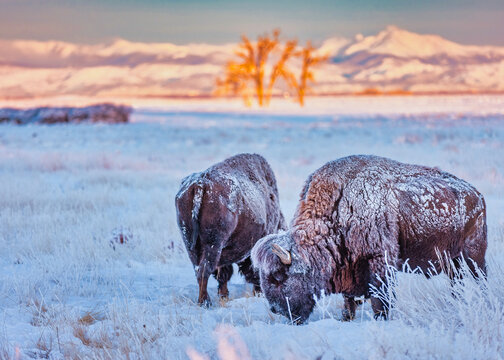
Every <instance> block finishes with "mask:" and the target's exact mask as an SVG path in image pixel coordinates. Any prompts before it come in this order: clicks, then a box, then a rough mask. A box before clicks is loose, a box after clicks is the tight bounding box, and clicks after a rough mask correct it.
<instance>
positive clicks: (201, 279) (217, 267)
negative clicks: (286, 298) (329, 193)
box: [175, 154, 286, 306]
mask: <svg viewBox="0 0 504 360" xmlns="http://www.w3.org/2000/svg"><path fill="white" fill-rule="evenodd" d="M175 206H176V209H177V221H178V226H179V228H180V231H181V233H182V238H183V240H184V243H185V246H186V248H187V252H188V254H189V258H190V260H191V262H192V263H193V265H194V267H195V272H196V278H197V281H198V284H199V298H198V303H199V304H200V305H203V304H204V305H206V306H208V305H210V304H211V301H210V298H209V296H208V293H207V281H208V278H209V276H210V274H213V275H214V276H215V277H216V279H217V281H218V283H219V286H218V293H219V295H220V296H221V297H227V296H228V294H229V292H228V289H227V282H228V280H229V279H230V278H231V276H232V274H233V266H232V264H233V263H237V264H238V267H239V269H240V272H241V273H242V274H243V275H244V276H245V279H246V280H247V281H248V282H250V283H252V284H254V290H256V291H257V290H260V287H259V277H258V275H257V273H256V272H255V271H254V269H253V267H252V263H251V261H250V251H251V249H252V247H253V246H254V244H255V243H256V242H257V240H259V239H260V238H262V237H264V236H266V235H268V234H272V233H276V232H278V231H279V230H282V229H285V228H286V224H285V220H284V217H283V215H282V212H281V210H280V204H279V198H278V189H277V185H276V180H275V175H274V174H273V171H272V170H271V167H270V166H269V164H268V163H267V161H266V160H265V159H264V158H263V157H262V156H260V155H256V154H240V155H236V156H233V157H230V158H229V159H226V160H224V161H222V162H220V163H218V164H215V165H213V166H211V167H210V168H208V169H207V170H205V171H203V172H200V173H195V174H192V175H189V176H187V177H186V178H184V179H183V180H182V184H181V186H180V190H179V192H178V194H177V196H176V198H175Z"/></svg>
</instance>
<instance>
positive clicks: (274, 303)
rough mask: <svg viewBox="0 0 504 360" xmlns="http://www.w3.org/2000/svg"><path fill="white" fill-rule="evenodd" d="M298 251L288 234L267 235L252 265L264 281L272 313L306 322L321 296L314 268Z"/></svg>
mask: <svg viewBox="0 0 504 360" xmlns="http://www.w3.org/2000/svg"><path fill="white" fill-rule="evenodd" d="M307 259H308V257H307V256H306V254H303V253H302V251H301V249H298V247H297V245H296V243H295V241H294V240H293V239H292V235H291V233H289V232H285V233H280V234H273V235H268V236H266V237H264V238H262V239H260V240H259V241H258V242H257V244H256V245H255V246H254V248H253V249H252V262H253V264H254V267H255V269H256V270H257V271H258V273H259V275H260V279H261V289H262V291H263V293H264V295H265V296H266V299H268V302H269V303H270V305H271V311H273V312H274V313H280V314H282V315H284V316H286V317H288V318H291V319H292V320H293V321H295V322H296V323H302V322H304V321H305V320H306V319H307V318H308V317H309V316H310V313H311V312H312V310H313V307H314V306H315V300H314V298H313V295H314V294H316V295H317V296H318V295H319V293H320V289H319V288H318V284H319V283H320V282H319V281H318V279H317V273H316V271H315V269H314V268H313V267H312V266H311V265H310V264H309V261H308V260H307Z"/></svg>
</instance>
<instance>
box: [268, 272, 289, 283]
mask: <svg viewBox="0 0 504 360" xmlns="http://www.w3.org/2000/svg"><path fill="white" fill-rule="evenodd" d="M285 280H287V275H286V274H285V271H281V270H280V271H275V272H274V273H271V274H270V276H269V281H270V283H272V284H273V285H276V286H280V285H282V284H283V283H284V282H285Z"/></svg>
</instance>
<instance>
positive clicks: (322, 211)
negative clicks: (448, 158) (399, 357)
mask: <svg viewBox="0 0 504 360" xmlns="http://www.w3.org/2000/svg"><path fill="white" fill-rule="evenodd" d="M486 236H487V228H486V210H485V201H484V199H483V196H482V195H481V194H480V193H479V192H478V191H477V190H476V189H475V188H474V187H472V186H471V185H470V184H468V183H467V182H465V181H463V180H461V179H458V178H457V177H455V176H453V175H451V174H449V173H446V172H443V171H440V170H438V169H436V168H429V167H424V166H418V165H410V164H403V163H400V162H397V161H393V160H390V159H386V158H382V157H377V156H366V155H359V156H349V157H345V158H341V159H338V160H335V161H331V162H328V163H327V164H325V165H324V166H322V167H321V168H320V169H318V170H316V171H315V172H314V173H313V174H311V175H310V176H309V178H308V180H307V181H306V183H305V186H304V188H303V190H302V192H301V198H300V201H299V204H298V207H297V210H296V213H295V215H294V219H293V220H292V223H291V226H290V229H289V230H288V231H287V232H283V233H279V234H276V235H269V236H267V237H265V238H263V239H261V240H259V241H258V242H257V244H256V245H255V247H254V248H253V250H252V261H253V264H254V267H255V268H256V269H257V270H258V272H259V274H260V282H261V288H262V291H263V293H264V294H265V296H266V298H267V299H268V301H269V303H270V305H271V307H272V311H273V312H279V313H281V314H283V315H285V316H291V317H294V318H297V319H298V321H299V322H303V321H305V320H306V319H307V318H308V316H309V315H310V313H311V312H312V310H313V307H314V305H315V298H314V296H320V295H321V294H322V292H324V293H325V294H330V293H342V294H343V297H344V300H345V310H344V317H345V318H346V319H351V318H353V317H354V315H355V309H356V302H355V300H354V297H356V296H362V295H364V296H366V297H369V295H370V294H369V290H370V285H378V284H377V282H378V280H377V277H380V278H382V279H383V278H384V275H385V271H386V269H387V264H388V265H392V266H394V267H396V268H397V269H400V268H401V265H402V264H404V263H405V262H406V261H408V263H409V265H410V266H411V268H413V269H415V268H417V269H418V268H419V269H422V270H423V271H427V270H428V268H429V267H431V264H435V266H436V267H438V268H441V267H442V264H440V262H439V261H438V260H437V259H438V254H439V253H445V254H447V256H449V259H453V260H454V264H456V266H457V264H458V266H460V261H462V259H471V260H472V261H468V263H469V264H468V265H469V266H470V267H471V270H472V271H473V273H474V274H476V272H475V271H474V270H475V265H476V266H477V267H479V268H480V269H482V271H484V269H485V251H486V248H487V238H486ZM371 306H372V308H373V311H374V313H375V317H378V316H384V317H386V315H387V313H386V307H385V304H383V303H382V302H381V301H380V300H379V299H378V298H375V297H373V298H372V299H371Z"/></svg>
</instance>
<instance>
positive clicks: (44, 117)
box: [0, 104, 133, 125]
mask: <svg viewBox="0 0 504 360" xmlns="http://www.w3.org/2000/svg"><path fill="white" fill-rule="evenodd" d="M132 110H133V109H132V108H131V107H129V106H123V105H113V104H98V105H92V106H87V107H82V108H74V107H54V108H53V107H40V108H34V109H24V110H22V109H12V108H4V109H0V123H6V122H7V123H12V124H19V125H26V124H56V123H98V122H100V123H108V124H116V123H127V122H128V121H129V116H130V114H131V112H132Z"/></svg>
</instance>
